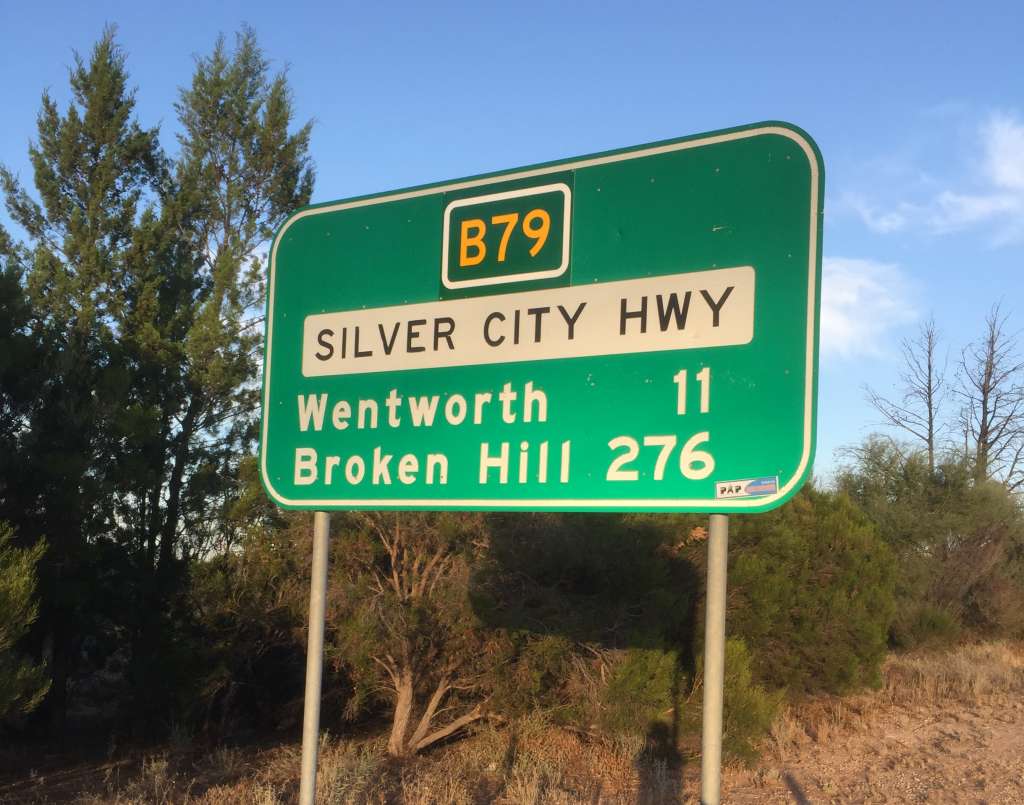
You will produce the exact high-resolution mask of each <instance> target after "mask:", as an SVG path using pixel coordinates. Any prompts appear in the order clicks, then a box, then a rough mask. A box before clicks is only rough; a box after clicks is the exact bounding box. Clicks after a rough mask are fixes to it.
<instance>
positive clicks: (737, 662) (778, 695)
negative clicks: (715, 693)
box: [722, 638, 785, 763]
mask: <svg viewBox="0 0 1024 805" xmlns="http://www.w3.org/2000/svg"><path fill="white" fill-rule="evenodd" d="M724 687H725V691H724V693H725V700H724V703H723V713H722V749H723V751H724V752H725V753H726V754H728V755H731V756H732V757H734V758H736V759H738V760H742V761H744V762H746V763H751V762H753V761H754V760H756V759H757V755H758V752H757V744H758V743H759V742H760V741H761V739H762V738H763V737H764V736H765V735H767V734H768V730H769V729H771V726H772V722H773V721H774V720H775V716H776V714H777V713H778V711H779V705H780V704H782V700H783V698H784V696H785V692H784V691H781V690H779V691H775V692H774V693H771V692H769V691H767V690H766V689H765V688H763V687H761V686H760V685H757V684H755V683H754V675H753V673H752V671H751V656H750V651H749V650H748V649H747V645H746V643H744V642H743V641H742V640H739V639H736V638H732V639H730V640H727V641H726V643H725V686H724Z"/></svg>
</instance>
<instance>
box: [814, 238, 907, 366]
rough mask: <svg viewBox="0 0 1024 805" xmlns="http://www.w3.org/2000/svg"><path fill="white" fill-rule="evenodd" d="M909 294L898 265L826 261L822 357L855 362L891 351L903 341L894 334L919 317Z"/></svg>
mask: <svg viewBox="0 0 1024 805" xmlns="http://www.w3.org/2000/svg"><path fill="white" fill-rule="evenodd" d="M909 296H910V292H909V288H908V285H907V280H906V278H905V277H904V275H903V272H902V271H901V270H900V268H899V266H898V265H896V264H895V263H882V262H878V261H876V260H865V259H858V258H853V257H826V258H825V259H824V260H823V261H822V283H821V351H822V354H823V355H825V356H829V355H832V356H838V357H840V358H854V357H860V356H880V355H884V354H886V353H889V352H891V351H892V349H893V346H894V345H895V344H896V342H897V339H895V338H893V337H891V336H890V331H891V330H894V329H896V328H898V327H901V326H903V325H905V324H909V323H910V322H912V321H913V320H914V319H915V318H916V317H917V313H916V311H915V310H914V308H913V305H912V304H911V303H910V301H909Z"/></svg>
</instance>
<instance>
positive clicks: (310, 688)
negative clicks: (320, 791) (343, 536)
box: [299, 512, 331, 805]
mask: <svg viewBox="0 0 1024 805" xmlns="http://www.w3.org/2000/svg"><path fill="white" fill-rule="evenodd" d="M330 528H331V515H330V514H328V513H327V512H316V513H315V514H314V515H313V572H312V575H311V578H310V583H309V638H308V639H307V643H306V692H305V696H304V699H303V713H302V777H301V780H300V785H299V805H313V803H314V801H315V800H316V763H317V755H318V754H319V750H320V682H321V679H322V677H323V671H324V615H325V613H326V611H327V547H328V542H329V540H330Z"/></svg>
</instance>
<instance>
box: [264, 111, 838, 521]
mask: <svg viewBox="0 0 1024 805" xmlns="http://www.w3.org/2000/svg"><path fill="white" fill-rule="evenodd" d="M765 134H774V135H778V136H781V137H785V138H786V139H789V140H792V141H793V142H795V143H796V144H797V145H799V146H800V148H801V150H803V152H804V154H805V155H806V156H807V162H808V165H809V167H810V179H811V188H810V190H811V192H810V199H811V204H810V207H811V210H810V235H809V238H808V246H809V248H808V255H807V262H808V266H807V272H808V279H807V333H806V342H805V343H806V360H805V367H804V432H803V436H804V441H803V450H802V451H801V455H800V463H799V464H798V465H797V468H796V471H795V472H794V473H793V475H792V477H791V478H789V479H788V480H787V481H786V483H785V484H784V485H782V486H780V487H779V490H778V491H777V492H776V493H775V494H774V495H768V496H766V497H758V498H727V499H721V500H718V499H715V498H695V499H687V498H683V499H680V498H614V499H610V500H609V499H601V498H542V499H534V498H515V499H504V498H457V499H447V498H444V499H442V498H401V499H400V498H342V499H325V500H291V499H290V498H286V497H285V496H283V495H281V494H280V493H278V491H277V490H276V489H274V486H273V484H272V483H271V481H270V474H269V472H268V471H267V451H266V449H265V446H266V443H267V434H268V432H269V427H270V410H271V406H270V372H271V364H272V357H273V356H272V352H271V345H272V344H273V328H274V289H275V282H274V280H275V277H276V272H277V249H278V246H280V243H281V239H282V238H283V237H284V234H285V233H286V232H287V231H288V229H289V228H290V227H291V226H292V225H293V224H294V223H295V222H296V221H299V220H301V219H303V218H306V217H308V216H310V215H320V214H322V213H329V212H338V211H340V210H348V209H355V208H358V207H368V206H373V205H377V204H384V203H387V202H391V201H402V200H405V199H410V198H419V197H421V196H427V195H435V194H437V193H444V192H449V191H453V190H463V189H469V188H473V187H480V186H484V185H492V184H494V183H496V182H501V181H516V180H520V179H530V178H533V177H536V176H544V175H546V174H549V173H559V172H564V171H567V170H578V169H580V168H589V167H593V166H596V165H607V164H610V163H613V162H625V161H628V160H631V159H641V158H643V157H648V156H656V155H658V154H669V153H672V152H674V151H685V150H688V149H690V148H699V147H700V146H705V145H715V144H717V143H724V142H732V141H736V140H745V139H748V138H750V137H758V136H762V135H765ZM819 177H820V168H819V165H818V158H817V154H816V153H815V150H814V147H813V146H812V145H811V143H810V142H808V140H807V138H805V137H804V136H802V135H801V134H800V133H799V132H797V131H795V130H793V129H790V128H787V127H785V126H781V125H770V124H769V125H765V126H757V127H754V128H749V129H742V130H739V131H730V132H725V133H722V134H713V135H710V136H708V137H701V138H697V139H693V140H684V141H683V142H676V143H668V144H665V145H655V146H650V147H648V148H641V149H639V150H636V151H627V152H625V153H617V154H606V155H604V156H598V157H591V158H585V159H580V160H576V161H575V162H568V163H560V164H557V165H549V166H545V167H540V168H532V169H527V170H522V171H517V172H514V173H508V174H501V175H498V176H488V177H485V178H479V179H467V180H465V181H461V182H452V183H450V184H445V185H440V186H432V187H424V188H419V189H415V190H406V191H399V192H397V193H392V194H389V195H383V196H374V197H372V198H363V199H356V200H354V201H342V202H338V203H337V204H328V205H324V206H322V207H313V208H310V209H304V210H299V211H298V212H296V213H295V214H293V215H292V216H291V217H290V218H289V219H288V220H287V221H285V223H284V224H283V225H282V226H281V229H280V230H279V231H278V233H277V236H276V237H275V238H274V243H273V245H272V246H271V251H270V276H269V279H268V283H267V317H266V326H267V335H266V344H267V354H266V359H265V362H264V378H263V423H262V428H261V430H260V435H261V441H260V474H261V475H262V478H263V485H264V487H265V488H266V490H267V492H268V493H269V494H270V497H271V498H272V499H273V500H274V502H275V503H278V504H280V505H281V506H284V507H294V508H302V509H345V508H359V509H373V508H396V507H402V508H408V509H416V508H423V509H430V508H434V507H437V506H444V507H448V508H451V509H468V510H473V509H498V510H508V511H511V510H519V509H530V510H533V509H541V510H544V509H548V510H556V511H557V510H570V511H571V510H596V509H607V510H612V511H615V510H628V508H626V507H629V506H633V507H638V508H640V509H665V510H668V511H671V510H679V509H687V510H690V511H701V510H703V509H702V507H705V509H708V510H715V511H718V512H720V513H721V511H722V510H723V509H728V510H738V511H742V510H744V509H763V508H765V507H767V506H770V505H771V504H772V503H773V502H775V501H777V500H780V499H783V498H785V497H787V496H788V494H789V492H790V490H792V489H793V488H794V487H795V486H796V484H797V483H798V481H799V480H800V478H801V476H803V474H804V472H805V471H806V469H807V465H808V463H809V462H810V458H811V447H812V436H813V434H812V429H813V425H814V417H813V412H814V383H815V375H814V360H815V345H816V344H815V341H816V339H815V335H816V333H815V327H814V323H815V300H816V298H817V295H818V289H817V269H818V249H819V243H818V223H819V213H818V207H819V203H820V199H819V198H818V184H819Z"/></svg>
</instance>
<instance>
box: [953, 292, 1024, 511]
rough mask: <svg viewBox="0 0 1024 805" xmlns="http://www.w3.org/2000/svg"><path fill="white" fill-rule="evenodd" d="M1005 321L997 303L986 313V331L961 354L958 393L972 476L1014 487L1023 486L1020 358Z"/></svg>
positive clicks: (1023, 366)
mask: <svg viewBox="0 0 1024 805" xmlns="http://www.w3.org/2000/svg"><path fill="white" fill-rule="evenodd" d="M1008 320H1009V315H1008V314H1004V313H1003V312H1002V310H1001V309H1000V306H999V305H996V306H994V307H993V308H992V310H991V311H990V312H989V314H988V316H987V317H986V318H985V333H984V335H983V336H982V337H981V339H979V340H978V341H975V342H973V343H971V344H969V345H968V346H967V347H966V348H965V349H964V350H963V352H962V353H961V356H960V366H959V371H958V373H957V374H958V380H959V383H958V386H957V394H958V395H959V397H960V400H961V403H962V409H961V415H960V418H961V426H962V428H963V433H964V440H965V443H966V444H967V445H968V449H969V450H971V452H973V458H974V475H975V479H976V480H978V481H981V480H985V479H989V478H991V479H995V480H998V481H1001V482H1002V483H1004V484H1005V485H1006V486H1007V488H1008V489H1010V490H1011V491H1017V490H1018V489H1021V488H1022V487H1024V357H1022V355H1021V354H1020V351H1019V348H1018V343H1017V336H1016V334H1015V333H1010V332H1008V331H1007V323H1008Z"/></svg>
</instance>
